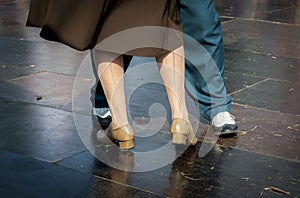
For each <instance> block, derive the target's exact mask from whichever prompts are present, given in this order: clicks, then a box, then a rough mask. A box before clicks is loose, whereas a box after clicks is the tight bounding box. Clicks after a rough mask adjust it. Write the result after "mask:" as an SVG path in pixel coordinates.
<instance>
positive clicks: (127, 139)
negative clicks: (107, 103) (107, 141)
mask: <svg viewBox="0 0 300 198" xmlns="http://www.w3.org/2000/svg"><path fill="white" fill-rule="evenodd" d="M106 134H107V135H108V136H110V138H112V140H114V141H116V142H118V143H119V147H120V149H124V150H128V149H131V148H133V147H134V131H133V128H132V127H131V125H130V124H127V125H125V126H122V127H118V128H116V129H112V127H111V125H110V126H109V127H108V128H107V129H106V131H105V133H103V131H101V130H99V131H98V133H97V139H98V141H100V142H102V140H103V139H104V138H103V135H106Z"/></svg>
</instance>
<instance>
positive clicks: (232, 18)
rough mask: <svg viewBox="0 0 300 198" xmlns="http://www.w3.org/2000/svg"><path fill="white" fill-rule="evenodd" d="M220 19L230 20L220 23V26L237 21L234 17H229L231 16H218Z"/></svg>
mask: <svg viewBox="0 0 300 198" xmlns="http://www.w3.org/2000/svg"><path fill="white" fill-rule="evenodd" d="M220 18H221V19H222V18H223V19H231V20H228V21H222V22H221V25H224V24H226V23H229V22H233V21H236V20H238V19H237V18H236V17H231V16H220Z"/></svg>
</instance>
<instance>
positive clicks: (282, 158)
mask: <svg viewBox="0 0 300 198" xmlns="http://www.w3.org/2000/svg"><path fill="white" fill-rule="evenodd" d="M203 142H204V143H211V142H209V141H207V142H205V141H203ZM220 145H222V144H220ZM222 146H225V145H222ZM225 147H227V148H230V149H233V150H238V151H243V152H248V153H251V154H258V155H261V156H267V157H271V158H275V159H280V160H285V161H289V162H293V163H297V164H299V165H300V159H299V160H295V159H290V158H284V157H281V156H277V155H271V154H265V153H263V152H257V151H253V150H249V149H245V148H238V147H233V146H225Z"/></svg>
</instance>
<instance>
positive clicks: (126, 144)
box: [119, 140, 134, 149]
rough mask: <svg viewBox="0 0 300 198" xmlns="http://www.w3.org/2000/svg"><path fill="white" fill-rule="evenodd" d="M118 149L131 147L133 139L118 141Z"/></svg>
mask: <svg viewBox="0 0 300 198" xmlns="http://www.w3.org/2000/svg"><path fill="white" fill-rule="evenodd" d="M119 146H120V149H131V148H133V147H134V142H133V140H128V141H124V142H119Z"/></svg>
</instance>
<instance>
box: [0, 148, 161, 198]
mask: <svg viewBox="0 0 300 198" xmlns="http://www.w3.org/2000/svg"><path fill="white" fill-rule="evenodd" d="M1 149H2V150H7V151H9V152H11V153H14V154H17V155H21V156H24V157H26V158H30V159H33V160H37V161H39V162H42V163H46V164H49V165H52V166H57V167H61V168H63V169H66V170H71V171H75V172H79V173H82V174H85V175H86V174H87V175H90V176H93V177H95V178H99V179H101V180H104V181H108V182H111V183H115V184H119V185H122V186H126V187H128V188H131V189H135V190H140V191H143V192H146V193H150V194H153V195H156V196H160V197H166V196H163V195H160V194H157V193H154V192H151V191H149V190H146V189H142V188H138V187H135V186H131V185H128V184H124V183H121V182H118V181H115V180H111V179H108V178H105V177H101V176H98V175H94V174H92V173H88V172H86V171H81V170H79V169H76V168H71V167H68V166H64V165H61V164H57V163H53V162H48V161H44V160H41V159H37V158H34V157H33V156H30V155H28V154H24V153H18V152H15V151H12V150H10V149H8V148H1Z"/></svg>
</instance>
